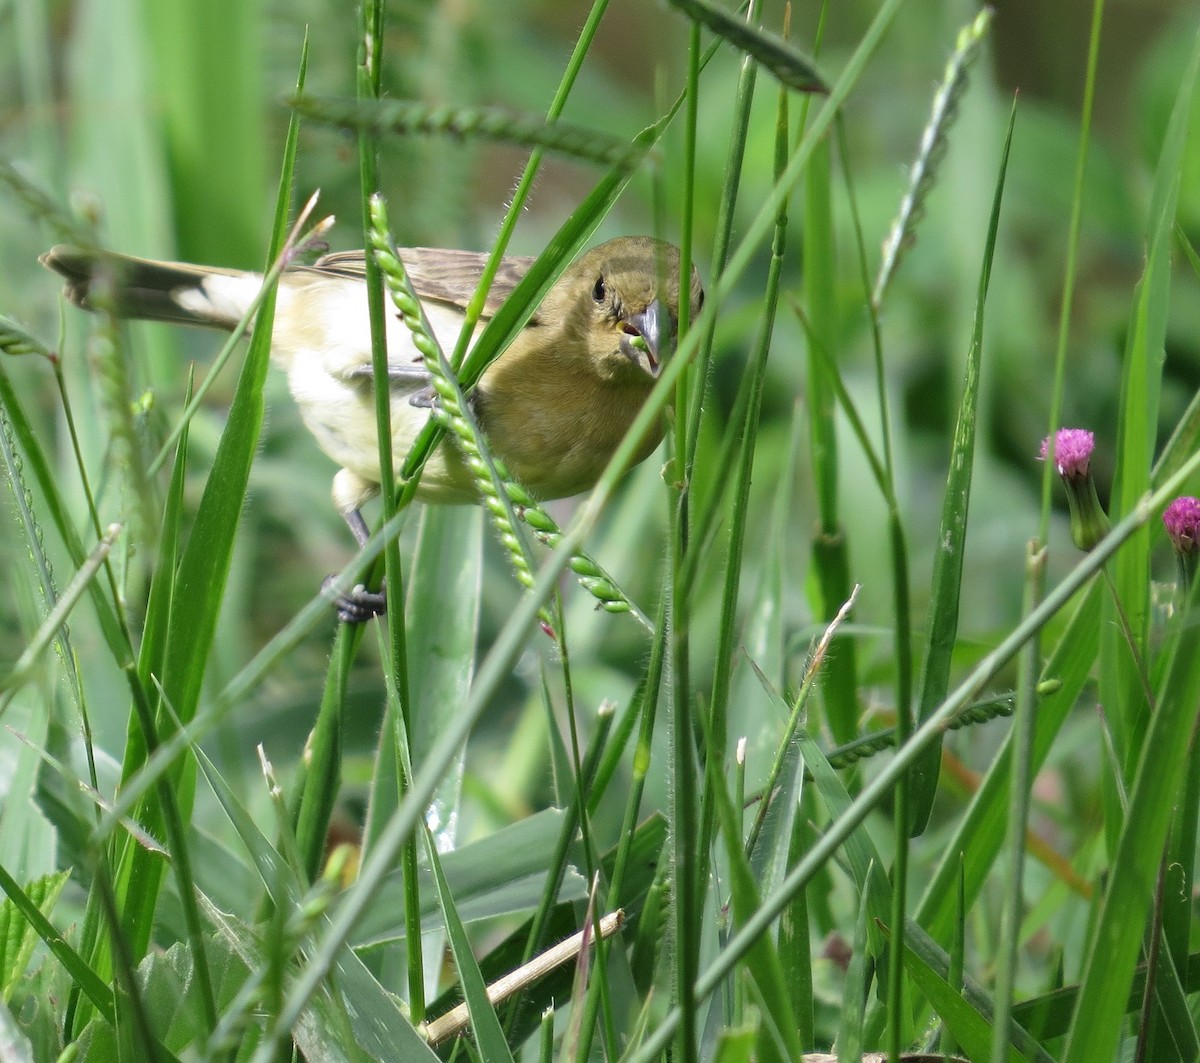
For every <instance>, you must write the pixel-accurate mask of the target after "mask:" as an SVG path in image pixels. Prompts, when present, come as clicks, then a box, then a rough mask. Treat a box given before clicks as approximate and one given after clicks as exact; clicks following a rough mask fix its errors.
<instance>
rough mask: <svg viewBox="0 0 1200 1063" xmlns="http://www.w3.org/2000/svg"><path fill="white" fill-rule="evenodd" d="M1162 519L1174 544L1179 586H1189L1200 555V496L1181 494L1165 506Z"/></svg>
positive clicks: (1194, 574) (1194, 575)
mask: <svg viewBox="0 0 1200 1063" xmlns="http://www.w3.org/2000/svg"><path fill="white" fill-rule="evenodd" d="M1162 519H1163V525H1164V527H1165V528H1166V529H1167V534H1168V535H1169V536H1170V537H1171V542H1172V543H1174V544H1175V560H1176V561H1177V562H1178V564H1179V583H1180V586H1182V587H1184V588H1187V587H1190V586H1191V584H1192V580H1194V579H1195V577H1196V561H1197V557H1198V555H1200V498H1192V497H1191V495H1183V496H1182V497H1181V498H1177V499H1175V501H1174V502H1172V503H1171V504H1170V505H1169V506H1167V508H1166V510H1165V511H1164V513H1163V517H1162Z"/></svg>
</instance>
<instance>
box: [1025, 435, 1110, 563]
mask: <svg viewBox="0 0 1200 1063" xmlns="http://www.w3.org/2000/svg"><path fill="white" fill-rule="evenodd" d="M1095 446H1096V437H1095V436H1093V435H1092V433H1091V432H1089V431H1088V430H1087V429H1086V428H1060V429H1059V430H1058V432H1057V433H1055V436H1054V467H1055V468H1056V469H1058V475H1059V476H1061V477H1062V482H1063V486H1064V487H1065V488H1066V489H1067V504H1068V505H1069V506H1070V508H1071V541H1072V542H1073V543H1074V544H1075V545H1076V546H1077V547H1079V549H1080V550H1090V549H1091V548H1092V547H1093V546H1095V545H1096V544H1097V543H1098V542H1099V541H1100V540H1101V539H1103V538H1104V536H1105V535H1107V534H1108V527H1109V525H1108V517H1107V515H1106V514H1105V512H1104V507H1103V506H1101V505H1100V498H1099V496H1098V495H1097V494H1096V481H1095V480H1093V479H1092V473H1091V464H1090V463H1091V460H1092V451H1093V450H1094V449H1095ZM1049 456H1050V437H1049V436H1047V437H1046V438H1045V439H1043V440H1042V453H1041V458H1042V461H1045V460H1046V459H1047V458H1048V457H1049Z"/></svg>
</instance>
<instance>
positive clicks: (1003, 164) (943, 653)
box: [909, 100, 1017, 837]
mask: <svg viewBox="0 0 1200 1063" xmlns="http://www.w3.org/2000/svg"><path fill="white" fill-rule="evenodd" d="M1016 114H1017V112H1016V101H1015V100H1014V102H1013V107H1012V110H1011V111H1010V113H1009V118H1008V130H1007V133H1006V134H1005V139H1004V145H1003V148H1002V150H1001V155H1000V162H999V166H998V175H997V178H996V184H995V188H994V191H993V195H992V208H991V214H990V217H989V220H988V228H987V235H986V237H985V240H984V249H983V262H982V264H981V266H980V271H979V281H978V284H977V286H976V294H975V313H974V321H973V323H972V326H971V341H970V344H969V347H968V350H967V364H966V372H965V374H964V379H963V386H962V398H961V400H960V403H959V411H958V418H957V420H956V422H955V425H954V433H953V436H952V439H951V449H950V461H949V471H948V473H947V476H946V489H945V493H944V495H943V499H942V514H941V519H940V523H939V525H938V532H937V543H938V550H937V552H936V558H935V560H934V566H933V580H932V584H931V590H930V606H929V609H930V618H929V623H928V629H929V630H928V633H927V635H926V637H925V639H924V643H925V647H924V648H925V655H924V656H925V659H924V663H923V665H922V668H921V679H920V688H919V694H918V704H917V707H916V714H917V718H918V719H921V718H922V717H924V716H925V715H926V714H927V713H928V712H929V710H930V709H931V708H932V707H933V706H934V705H936V704H938V702H940V701H941V700H942V698H944V697H945V696H946V690H947V688H948V687H949V685H950V670H951V665H952V661H953V656H954V647H955V643H956V641H957V638H958V624H959V616H960V613H961V611H962V581H963V563H964V558H965V554H966V541H967V519H968V516H969V513H970V506H971V487H972V484H973V482H974V464H975V447H976V435H977V426H978V409H979V392H980V378H981V376H982V363H983V329H984V320H985V314H986V310H987V297H988V290H989V288H990V286H991V279H992V265H993V262H994V260H995V255H996V245H997V239H998V234H999V228H1000V208H1001V205H1002V203H1003V200H1004V185H1005V179H1006V177H1007V175H1008V159H1009V149H1010V148H1011V146H1012V135H1013V127H1014V123H1015V121H1016ZM941 755H942V754H941V749H940V748H937V747H935V748H933V749H931V750H930V751H929V753H928V755H927V756H926V757H925V759H923V760H922V761H920V762H919V763H918V764H917V766H916V768H915V769H914V770H913V778H912V782H913V790H912V794H913V809H912V815H913V818H912V820H911V821H910V823H909V832H910V835H911V836H913V837H915V836H916V835H918V834H921V833H923V832H924V830H925V826H926V824H927V823H928V822H929V814H930V811H931V810H932V808H933V799H934V797H935V795H936V793H937V783H938V774H939V772H940V770H941Z"/></svg>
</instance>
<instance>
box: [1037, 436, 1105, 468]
mask: <svg viewBox="0 0 1200 1063" xmlns="http://www.w3.org/2000/svg"><path fill="white" fill-rule="evenodd" d="M1095 447H1096V437H1095V436H1094V435H1092V433H1091V432H1089V431H1088V430H1087V429H1086V428H1060V429H1059V430H1058V432H1057V433H1056V434H1055V436H1054V465H1055V467H1056V468H1057V469H1058V475H1059V476H1061V477H1062V478H1063V479H1064V480H1068V479H1070V480H1081V479H1083V478H1084V477H1085V476H1087V475H1088V468H1089V463H1090V462H1091V460H1092V451H1093V450H1094V449H1095ZM1049 451H1050V437H1049V436H1047V437H1046V438H1045V439H1043V440H1042V453H1041V458H1042V461H1045V460H1046V458H1047V457H1048V456H1049Z"/></svg>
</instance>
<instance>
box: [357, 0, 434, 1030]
mask: <svg viewBox="0 0 1200 1063" xmlns="http://www.w3.org/2000/svg"><path fill="white" fill-rule="evenodd" d="M361 13H362V25H361V27H360V30H361V41H362V44H361V54H360V56H359V62H358V76H357V85H356V90H357V97H358V99H359V100H360V101H371V102H376V101H378V100H380V99H381V97H382V95H383V45H384V22H385V19H386V14H387V5H386V0H364V2H363V3H362V5H361ZM358 171H359V191H360V196H361V207H362V229H363V246H364V247H371V246H372V243H373V241H372V230H373V228H374V222H375V219H374V218H373V216H372V208H371V203H372V197H374V196H375V195H376V194H378V192H379V146H378V141H377V137H376V135H375V134H374V132H373V131H371V130H368V129H365V128H363V129H360V130H359V134H358ZM363 257H364V264H363V265H364V270H365V273H364V280H365V282H366V286H367V313H368V317H369V320H370V325H371V372H372V377H373V380H374V397H375V425H376V433H377V437H378V443H379V493H380V495H381V504H382V512H383V518H382V519H383V521H384V523H387V522H388V521H390V520H391V519H392V518H393V517H394V516H395V513H396V501H397V500H396V481H395V465H394V463H393V455H392V389H391V384H390V377H389V374H388V350H387V331H386V325H385V322H384V303H383V277H382V274H381V271H380V268H379V263H378V262H377V261H376V259H375V256H374V255H371V254H366V255H364V256H363ZM383 567H384V579H385V582H386V585H387V588H388V604H389V609H388V613H387V634H388V654H387V656H386V657H385V658H384V659H385V660H386V661H387V663H388V665H389V667H390V670H391V682H392V685H393V687H394V689H395V691H396V699H397V702H398V704H397V705H396V706H394V710H395V711H398V712H399V713H400V716H401V718H402V720H403V722H404V734H405V735H408V734H411V733H412V719H411V713H412V699H411V697H410V690H409V682H408V647H407V645H406V641H405V621H404V614H405V602H404V582H403V581H404V570H403V568H402V567H401V563H400V543H399V540H398V538H397V537H395V536H392V537H390V538H388V539H387V540H385V542H384V548H383ZM392 733H393V734H395V732H394V731H393V732H392ZM404 752H405V751H402V750H399V749H397V750H395V751H394V755H395V764H396V791H397V793H398V794H399V795H400V797H401V799H402V798H403V796H404V794H405V792H406V790H407V788H408V786H409V785H410V783H411V781H412V780H411V779H410V778H409V774H408V772H407V770H406V769H405V768H404V765H405V764H406V763H408V758H407V757H406V756H404V755H403V754H404ZM418 844H419V842H418V839H417V838H416V837H415V836H414V837H412V838H410V839H409V842H408V844H407V845H406V846H405V847H404V850H403V853H402V855H401V858H400V870H401V876H402V878H403V881H404V923H405V949H404V954H405V959H406V961H407V964H408V1006H409V1013H410V1015H411V1016H412V1021H413V1023H414V1024H419V1023H421V1022H422V1021H424V1018H425V963H424V959H423V956H422V945H421V893H420V885H419V882H418V879H417V861H418V850H417V847H418Z"/></svg>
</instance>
